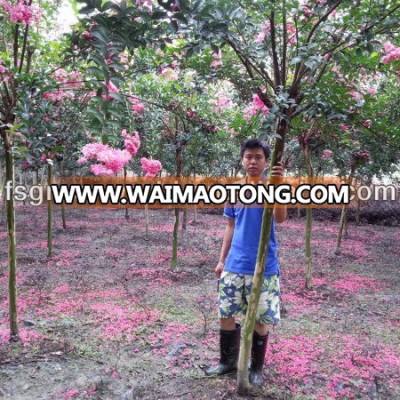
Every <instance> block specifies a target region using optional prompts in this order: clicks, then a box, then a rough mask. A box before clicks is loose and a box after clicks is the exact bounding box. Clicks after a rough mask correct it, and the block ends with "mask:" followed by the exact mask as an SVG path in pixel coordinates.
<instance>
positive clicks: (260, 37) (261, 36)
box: [255, 21, 271, 43]
mask: <svg viewBox="0 0 400 400" xmlns="http://www.w3.org/2000/svg"><path fill="white" fill-rule="evenodd" d="M270 34H271V24H270V22H269V21H264V22H263V23H262V24H261V32H260V33H258V34H257V35H256V38H255V41H256V42H257V43H262V42H263V41H264V40H265V38H266V37H268V36H269V35H270Z"/></svg>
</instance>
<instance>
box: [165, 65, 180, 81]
mask: <svg viewBox="0 0 400 400" xmlns="http://www.w3.org/2000/svg"><path fill="white" fill-rule="evenodd" d="M161 75H162V76H164V77H165V78H167V79H169V80H170V81H176V80H177V79H178V78H179V74H178V72H176V71H175V70H173V69H172V68H170V67H166V68H163V69H162V70H161Z"/></svg>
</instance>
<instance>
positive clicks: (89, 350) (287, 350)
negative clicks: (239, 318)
mask: <svg viewBox="0 0 400 400" xmlns="http://www.w3.org/2000/svg"><path fill="white" fill-rule="evenodd" d="M54 219H55V229H54V243H53V254H52V256H50V257H47V256H46V253H47V249H46V246H47V242H46V237H47V236H46V235H47V233H46V224H47V210H46V208H45V207H32V206H22V205H19V206H18V208H17V250H18V259H17V262H18V273H17V277H18V315H19V327H20V336H21V342H20V343H9V342H8V336H9V331H8V300H7V292H8V274H7V240H6V239H7V236H6V230H5V223H4V218H3V221H2V225H1V226H0V399H13V400H64V399H77V400H81V399H93V400H95V399H98V400H100V399H103V400H131V399H162V400H164V399H165V400H166V399H174V400H178V399H207V400H208V399H225V400H227V399H238V398H239V397H238V396H237V395H236V394H235V385H236V380H235V378H236V377H235V375H234V374H231V375H227V376H224V377H220V378H209V377H206V376H205V373H204V369H205V368H206V367H207V366H208V365H210V364H212V363H216V362H217V360H218V351H219V343H218V340H219V339H218V324H217V308H216V305H217V295H216V289H217V281H216V278H215V275H214V267H215V265H216V262H217V260H218V255H219V251H220V246H221V242H222V234H223V229H224V225H225V221H224V217H223V216H221V215H218V214H207V213H205V212H201V213H198V215H197V218H196V220H194V214H193V211H192V210H190V211H189V213H188V224H187V228H186V229H185V230H181V231H180V237H179V241H180V247H179V263H178V264H179V266H178V268H177V269H176V270H174V271H171V269H170V260H171V256H170V255H171V243H172V229H173V211H168V210H151V211H150V226H149V231H148V233H147V235H146V231H145V224H144V212H143V211H142V210H129V218H125V210H121V209H120V210H117V209H115V210H114V209H107V210H99V209H68V210H67V229H66V230H64V229H63V228H62V224H61V217H60V211H59V210H56V211H55V215H54ZM304 230H305V221H304V219H300V218H291V219H289V220H288V221H286V222H285V223H283V224H281V225H279V226H277V236H278V240H279V243H280V248H279V249H280V250H279V256H280V263H281V278H282V304H283V307H282V314H283V315H282V321H281V323H280V325H279V326H277V327H276V328H275V329H274V330H273V332H272V334H271V336H270V342H269V347H268V350H267V357H266V365H265V367H264V373H265V384H264V386H263V387H262V388H260V389H257V390H256V389H254V393H253V397H252V398H254V399H296V400H297V399H299V400H301V399H309V400H312V399H352V398H354V399H377V400H378V399H379V400H381V399H382V400H383V399H393V400H394V399H399V398H400V268H399V267H400V265H399V264H400V263H399V259H400V246H399V243H400V228H399V227H384V226H377V225H369V224H362V225H355V224H354V223H350V224H349V227H348V236H347V238H345V239H344V241H343V243H342V253H341V254H340V255H335V254H334V248H335V240H336V233H337V222H331V221H330V222H322V221H316V222H315V223H314V228H313V241H312V245H313V262H314V289H313V290H305V289H303V287H304V278H303V269H304V262H303V260H304V255H303V253H304Z"/></svg>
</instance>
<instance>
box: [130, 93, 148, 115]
mask: <svg viewBox="0 0 400 400" xmlns="http://www.w3.org/2000/svg"><path fill="white" fill-rule="evenodd" d="M129 101H130V102H131V104H132V111H133V113H134V114H141V113H142V112H144V110H145V107H144V104H142V103H141V102H140V100H139V99H138V98H137V97H136V96H134V97H132V98H130V99H129Z"/></svg>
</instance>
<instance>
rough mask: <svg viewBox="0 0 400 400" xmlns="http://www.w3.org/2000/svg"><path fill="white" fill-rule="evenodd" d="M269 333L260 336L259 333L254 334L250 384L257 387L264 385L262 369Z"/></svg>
mask: <svg viewBox="0 0 400 400" xmlns="http://www.w3.org/2000/svg"><path fill="white" fill-rule="evenodd" d="M267 344H268V333H267V334H266V335H265V336H260V335H259V334H258V333H257V332H255V331H254V333H253V347H252V348H251V364H250V374H249V382H250V383H252V384H253V385H256V386H261V385H262V384H263V374H262V368H263V365H264V360H265V353H266V351H267Z"/></svg>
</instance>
